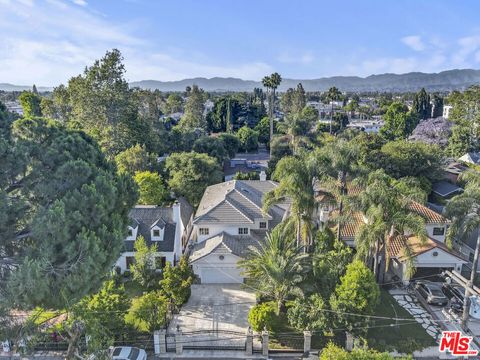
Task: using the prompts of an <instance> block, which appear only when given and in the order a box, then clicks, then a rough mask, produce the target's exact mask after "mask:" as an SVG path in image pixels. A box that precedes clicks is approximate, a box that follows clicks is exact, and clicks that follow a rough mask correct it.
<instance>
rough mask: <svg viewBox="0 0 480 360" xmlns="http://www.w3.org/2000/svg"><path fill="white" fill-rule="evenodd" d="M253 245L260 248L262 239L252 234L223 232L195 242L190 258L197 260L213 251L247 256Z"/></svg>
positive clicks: (191, 260)
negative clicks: (239, 234)
mask: <svg viewBox="0 0 480 360" xmlns="http://www.w3.org/2000/svg"><path fill="white" fill-rule="evenodd" d="M253 247H256V248H259V247H260V241H259V240H257V239H255V238H254V237H252V236H248V235H242V236H234V235H230V234H227V233H226V232H222V233H220V234H218V235H216V236H213V237H211V238H210V239H207V240H205V241H202V242H200V243H197V244H195V245H194V246H193V249H192V252H191V253H190V256H189V260H190V262H195V261H197V260H199V259H201V258H203V257H205V256H207V255H209V254H212V253H218V254H227V253H229V254H233V255H235V256H238V257H245V256H246V255H247V253H248V252H249V250H250V249H252V248H253Z"/></svg>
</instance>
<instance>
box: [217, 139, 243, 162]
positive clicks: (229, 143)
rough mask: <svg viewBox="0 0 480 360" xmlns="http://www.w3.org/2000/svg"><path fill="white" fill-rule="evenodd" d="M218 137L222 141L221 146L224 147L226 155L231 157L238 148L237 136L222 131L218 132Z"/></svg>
mask: <svg viewBox="0 0 480 360" xmlns="http://www.w3.org/2000/svg"><path fill="white" fill-rule="evenodd" d="M218 138H219V139H220V140H222V141H223V146H224V147H225V150H227V154H228V157H229V158H230V159H233V158H234V157H235V155H236V154H237V152H238V149H240V140H238V137H237V136H236V135H234V134H226V133H224V134H220V136H219V137H218Z"/></svg>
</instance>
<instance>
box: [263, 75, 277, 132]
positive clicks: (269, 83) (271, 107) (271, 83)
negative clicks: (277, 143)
mask: <svg viewBox="0 0 480 360" xmlns="http://www.w3.org/2000/svg"><path fill="white" fill-rule="evenodd" d="M281 82H282V77H281V76H280V74H279V73H273V74H272V75H270V76H265V77H264V78H263V79H262V84H263V86H264V87H265V88H266V89H267V92H268V93H269V100H268V117H269V118H270V141H272V139H273V115H274V113H275V91H276V90H277V88H278V86H279V85H280V83H281Z"/></svg>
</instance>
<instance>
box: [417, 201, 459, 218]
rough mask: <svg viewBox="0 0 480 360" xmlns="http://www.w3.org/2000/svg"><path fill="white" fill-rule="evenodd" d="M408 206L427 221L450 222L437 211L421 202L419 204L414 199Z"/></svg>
mask: <svg viewBox="0 0 480 360" xmlns="http://www.w3.org/2000/svg"><path fill="white" fill-rule="evenodd" d="M409 208H410V210H412V211H414V212H416V213H417V214H418V215H420V216H422V217H423V218H424V219H425V220H426V221H427V223H434V224H445V223H448V222H450V221H449V220H448V219H447V218H446V217H444V216H443V215H440V214H439V213H437V212H435V211H433V210H431V209H429V208H428V207H426V206H424V205H422V204H419V203H418V202H416V201H412V202H411V203H410V205H409Z"/></svg>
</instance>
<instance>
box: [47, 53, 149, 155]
mask: <svg viewBox="0 0 480 360" xmlns="http://www.w3.org/2000/svg"><path fill="white" fill-rule="evenodd" d="M122 61H123V57H122V54H121V53H120V51H118V50H117V49H113V50H112V51H108V52H107V53H106V54H105V56H104V57H103V58H102V59H100V60H96V61H95V62H94V64H93V65H92V66H90V67H87V68H86V69H85V71H84V73H83V74H81V75H78V76H76V77H73V78H71V79H70V80H69V81H68V86H67V88H66V89H65V88H61V89H60V90H61V91H62V92H64V93H62V94H58V91H59V90H58V88H56V89H55V90H54V100H55V101H56V100H57V99H61V100H62V103H61V104H59V106H63V107H64V102H65V100H66V102H67V104H68V108H69V110H68V111H67V112H66V114H68V122H69V123H70V126H72V127H75V128H81V129H83V130H84V131H85V132H86V133H87V134H89V135H90V136H92V137H93V138H94V139H95V140H97V141H98V143H99V144H100V146H101V147H102V149H103V150H104V151H105V152H106V153H107V155H108V156H109V157H113V156H115V155H116V154H118V153H119V152H121V151H123V150H125V149H127V148H129V147H131V146H133V145H134V144H143V143H146V141H145V139H147V138H149V137H150V136H151V129H150V128H149V126H148V124H146V123H145V122H144V121H143V119H142V118H140V117H139V116H138V102H137V96H136V95H135V93H134V91H133V90H131V89H130V88H129V86H128V82H127V81H126V80H125V78H124V74H125V66H124V65H123V63H122Z"/></svg>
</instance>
